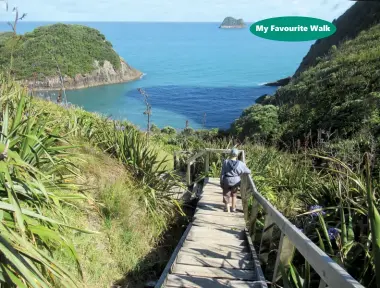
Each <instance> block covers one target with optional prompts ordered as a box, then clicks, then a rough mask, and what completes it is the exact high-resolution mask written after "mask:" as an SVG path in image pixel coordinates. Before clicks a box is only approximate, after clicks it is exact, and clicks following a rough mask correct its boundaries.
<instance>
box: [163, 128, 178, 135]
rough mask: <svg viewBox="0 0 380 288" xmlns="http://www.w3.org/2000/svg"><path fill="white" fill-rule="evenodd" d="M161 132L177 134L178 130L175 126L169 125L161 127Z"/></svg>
mask: <svg viewBox="0 0 380 288" xmlns="http://www.w3.org/2000/svg"><path fill="white" fill-rule="evenodd" d="M161 133H164V134H168V135H173V134H176V133H177V131H176V130H175V129H174V128H173V127H170V126H167V127H164V128H162V129H161Z"/></svg>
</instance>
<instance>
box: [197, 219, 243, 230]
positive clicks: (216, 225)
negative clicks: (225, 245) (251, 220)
mask: <svg viewBox="0 0 380 288" xmlns="http://www.w3.org/2000/svg"><path fill="white" fill-rule="evenodd" d="M193 225H195V226H200V227H212V228H214V229H218V228H231V229H235V230H243V229H244V226H245V225H244V224H243V223H236V222H235V223H224V224H223V223H215V222H213V221H211V220H201V219H196V220H194V221H193Z"/></svg>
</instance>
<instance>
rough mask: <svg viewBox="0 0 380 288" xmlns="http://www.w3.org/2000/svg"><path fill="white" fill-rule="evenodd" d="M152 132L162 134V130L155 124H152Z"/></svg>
mask: <svg viewBox="0 0 380 288" xmlns="http://www.w3.org/2000/svg"><path fill="white" fill-rule="evenodd" d="M150 131H151V132H152V133H155V134H156V133H160V132H161V130H160V128H158V127H157V126H156V125H155V124H152V126H150Z"/></svg>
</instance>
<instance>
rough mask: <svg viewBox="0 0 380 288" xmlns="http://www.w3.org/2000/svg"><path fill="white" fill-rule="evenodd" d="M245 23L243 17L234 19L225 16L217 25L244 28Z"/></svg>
mask: <svg viewBox="0 0 380 288" xmlns="http://www.w3.org/2000/svg"><path fill="white" fill-rule="evenodd" d="M244 27H245V23H244V21H243V19H235V18H233V17H227V18H225V19H224V21H223V23H222V24H221V25H220V26H219V28H222V29H233V28H244Z"/></svg>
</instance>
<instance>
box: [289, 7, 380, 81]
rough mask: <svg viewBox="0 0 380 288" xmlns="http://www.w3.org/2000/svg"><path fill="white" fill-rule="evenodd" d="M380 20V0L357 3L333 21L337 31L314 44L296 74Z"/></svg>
mask: <svg viewBox="0 0 380 288" xmlns="http://www.w3.org/2000/svg"><path fill="white" fill-rule="evenodd" d="M379 22H380V2H376V1H362V2H357V3H355V4H354V5H353V6H352V7H351V8H350V9H348V10H347V11H346V12H345V13H344V14H343V15H342V16H340V17H339V18H338V19H337V20H334V21H333V23H334V25H335V26H336V27H337V31H336V33H335V34H334V35H331V36H330V37H327V38H323V39H320V40H318V41H316V42H315V44H313V45H312V46H311V48H310V50H309V52H308V53H307V55H306V56H305V57H304V58H303V61H302V62H301V64H300V66H299V68H298V69H297V71H296V73H295V75H294V76H298V75H299V74H300V73H301V72H303V71H305V70H306V69H307V68H309V67H310V66H314V65H315V64H316V63H317V58H318V57H323V56H324V55H326V54H327V53H328V52H329V50H330V48H331V47H332V46H333V45H335V46H337V47H339V46H340V44H342V43H343V42H344V41H346V40H349V39H353V38H355V37H356V36H357V35H358V34H359V33H360V32H361V31H363V30H366V29H368V28H370V27H372V26H374V25H375V24H377V23H379Z"/></svg>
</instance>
